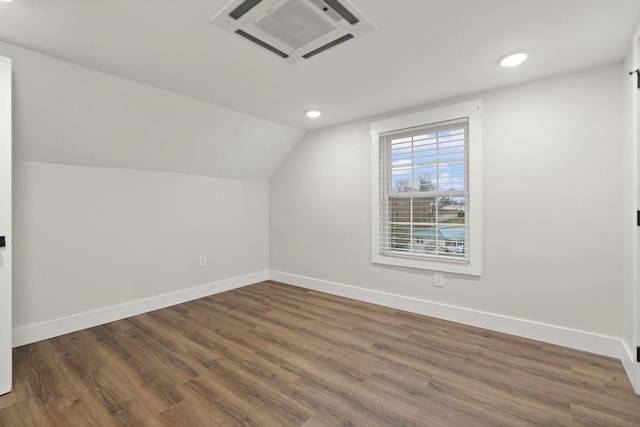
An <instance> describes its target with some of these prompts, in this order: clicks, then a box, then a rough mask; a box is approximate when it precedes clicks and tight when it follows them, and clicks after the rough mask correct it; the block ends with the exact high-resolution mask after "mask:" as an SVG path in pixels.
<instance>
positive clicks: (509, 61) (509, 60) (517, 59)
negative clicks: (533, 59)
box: [500, 53, 529, 67]
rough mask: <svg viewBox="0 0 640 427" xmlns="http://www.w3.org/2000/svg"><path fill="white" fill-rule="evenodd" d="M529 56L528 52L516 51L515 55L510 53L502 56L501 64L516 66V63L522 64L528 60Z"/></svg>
mask: <svg viewBox="0 0 640 427" xmlns="http://www.w3.org/2000/svg"><path fill="white" fill-rule="evenodd" d="M528 56H529V55H527V54H526V53H514V54H513V55H508V56H505V57H504V58H502V59H501V60H500V65H502V66H503V67H515V66H516V65H520V64H522V63H523V62H524V61H526V60H527V57H528Z"/></svg>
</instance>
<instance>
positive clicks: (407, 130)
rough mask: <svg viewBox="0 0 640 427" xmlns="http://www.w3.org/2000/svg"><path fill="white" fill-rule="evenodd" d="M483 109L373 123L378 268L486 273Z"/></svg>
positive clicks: (466, 107)
mask: <svg viewBox="0 0 640 427" xmlns="http://www.w3.org/2000/svg"><path fill="white" fill-rule="evenodd" d="M481 109H482V106H481V102H480V101H473V102H467V103H463V104H457V105H453V106H449V107H444V108H439V109H435V110H430V111H425V112H421V113H416V114H411V115H407V116H402V117H396V118H393V119H389V120H384V121H380V122H375V123H372V126H371V131H372V143H373V155H372V161H373V164H372V171H373V174H372V187H373V193H372V194H373V200H372V224H373V230H372V231H373V239H372V240H373V248H372V256H373V262H374V263H379V264H390V265H396V266H404V267H412V268H420V269H428V270H438V271H447V272H454V273H461V274H471V275H480V273H481V268H480V267H481V253H480V247H481V246H480V239H481V229H480V227H481V208H480V201H481V186H480V185H481V174H480V172H479V169H480V164H481V163H480V154H481V150H480V149H481V146H480V140H481V133H480V132H481V123H480V117H481V116H480V115H481Z"/></svg>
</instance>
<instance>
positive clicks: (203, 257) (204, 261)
mask: <svg viewBox="0 0 640 427" xmlns="http://www.w3.org/2000/svg"><path fill="white" fill-rule="evenodd" d="M206 266H207V256H206V255H200V268H202V267H206Z"/></svg>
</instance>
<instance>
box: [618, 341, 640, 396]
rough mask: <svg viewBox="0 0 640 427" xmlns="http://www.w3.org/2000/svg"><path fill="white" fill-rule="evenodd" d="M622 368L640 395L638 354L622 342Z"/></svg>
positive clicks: (620, 357)
mask: <svg viewBox="0 0 640 427" xmlns="http://www.w3.org/2000/svg"><path fill="white" fill-rule="evenodd" d="M619 359H620V361H621V362H622V366H624V370H625V371H626V373H627V376H628V377H629V381H631V385H632V386H633V390H634V391H635V392H636V394H638V395H640V363H638V362H637V361H636V354H635V353H634V352H633V350H631V347H629V346H628V345H627V343H626V342H624V341H622V351H621V353H620V356H619Z"/></svg>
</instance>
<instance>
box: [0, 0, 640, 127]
mask: <svg viewBox="0 0 640 427" xmlns="http://www.w3.org/2000/svg"><path fill="white" fill-rule="evenodd" d="M227 3H228V0H47V1H43V0H15V1H13V2H0V40H4V41H6V42H8V43H12V44H15V45H18V46H22V47H25V48H28V49H31V50H35V51H38V52H41V53H45V54H48V55H51V56H54V57H57V58H60V59H64V60H66V61H69V62H72V63H76V64H79V65H83V66H87V67H90V68H94V69H97V70H101V71H105V72H107V73H111V74H114V75H117V76H120V77H124V78H127V79H131V80H134V81H139V82H144V83H147V84H150V85H153V86H157V87H160V88H164V89H167V90H170V91H174V92H177V93H180V94H183V95H187V96H190V97H193V98H197V99H200V100H204V101H207V102H210V103H213V104H217V105H219V106H222V107H226V108H230V109H233V110H236V111H239V112H242V113H246V114H250V115H253V116H256V117H259V118H263V119H267V120H270V121H274V122H277V123H281V124H285V125H289V126H293V127H297V128H300V129H313V128H317V127H323V126H328V125H331V124H336V123H339V122H345V121H349V120H353V119H358V118H363V117H368V116H372V115H375V114H379V113H383V112H386V111H391V110H395V109H399V108H404V107H408V106H412V105H417V104H423V103H427V102H430V101H435V100H439V99H444V98H449V97H452V96H457V95H461V94H465V93H471V92H476V91H480V90H485V89H490V88H495V87H499V86H505V85H509V84H514V83H518V82H522V81H526V80H532V79H536V78H540V77H543V76H547V75H552V74H557V73H562V72H567V71H571V70H577V69H580V68H587V67H592V66H597V65H601V64H606V63H613V62H616V61H620V60H622V59H623V56H624V53H625V52H626V50H627V48H628V46H629V43H630V40H631V36H632V34H633V32H634V30H635V28H636V25H637V24H638V23H639V22H640V1H639V0H396V1H388V0H352V3H353V4H355V5H356V6H357V7H358V8H359V9H360V10H361V11H362V12H363V13H364V14H365V15H366V16H367V17H368V18H369V19H371V20H372V21H373V23H374V24H375V25H376V26H377V30H376V31H375V32H374V33H372V34H369V35H367V36H365V37H363V38H360V39H355V40H350V41H348V42H346V43H344V44H342V45H340V46H338V47H336V48H334V49H331V50H329V51H327V52H324V53H322V54H320V55H318V56H316V57H313V58H311V59H309V60H307V61H305V62H304V63H302V64H299V65H296V66H292V65H290V64H288V63H285V62H283V61H282V60H281V59H279V58H278V57H277V56H275V55H273V54H271V53H269V52H266V51H263V50H262V49H261V48H259V47H256V46H255V45H253V44H251V43H250V42H247V41H245V40H243V39H241V38H240V37H238V36H235V35H233V34H228V33H225V32H224V31H223V30H221V29H219V28H217V27H215V26H213V25H211V24H210V22H209V18H210V17H211V16H212V15H213V14H215V13H216V12H218V11H219V10H220V9H222V8H223V7H224V6H225V5H226V4H227ZM520 50H525V51H527V52H528V53H529V55H530V58H529V60H528V61H527V62H526V63H525V64H524V65H522V66H521V67H519V68H517V69H503V68H501V67H499V66H498V65H497V60H498V58H499V57H501V56H502V55H504V54H506V53H510V52H514V51H520ZM312 108H313V109H319V110H322V111H323V112H324V115H323V117H322V118H320V119H317V120H315V121H312V120H309V119H307V118H306V117H304V114H303V113H304V111H306V110H308V109H312Z"/></svg>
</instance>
